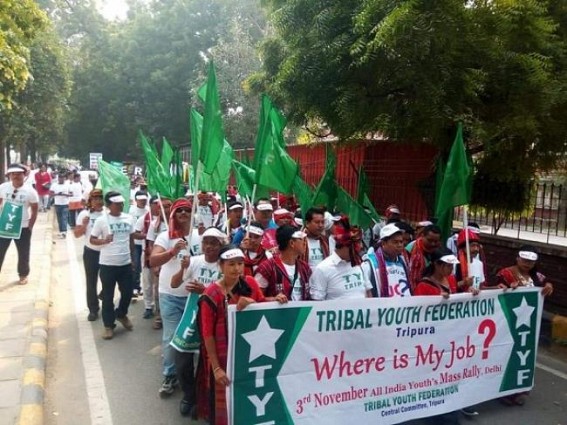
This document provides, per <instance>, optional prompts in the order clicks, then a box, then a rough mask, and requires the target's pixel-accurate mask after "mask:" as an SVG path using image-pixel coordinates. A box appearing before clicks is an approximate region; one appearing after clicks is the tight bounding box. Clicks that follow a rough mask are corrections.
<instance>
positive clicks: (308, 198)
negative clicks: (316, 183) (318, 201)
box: [293, 175, 313, 217]
mask: <svg viewBox="0 0 567 425" xmlns="http://www.w3.org/2000/svg"><path fill="white" fill-rule="evenodd" d="M293 194H294V195H295V196H296V197H297V200H298V202H299V206H300V207H301V214H302V215H303V217H305V213H306V212H307V210H308V209H309V208H311V207H312V206H313V190H312V189H311V187H310V186H309V185H308V184H307V183H306V182H305V180H303V179H302V178H301V176H299V175H297V177H296V178H295V181H294V183H293Z"/></svg>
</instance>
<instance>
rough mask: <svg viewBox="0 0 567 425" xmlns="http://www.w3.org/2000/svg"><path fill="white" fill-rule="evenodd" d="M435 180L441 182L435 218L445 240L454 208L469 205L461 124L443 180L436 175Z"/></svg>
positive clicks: (468, 177)
mask: <svg viewBox="0 0 567 425" xmlns="http://www.w3.org/2000/svg"><path fill="white" fill-rule="evenodd" d="M437 180H438V181H439V180H442V181H441V186H440V187H438V188H437V189H438V196H437V199H436V207H435V216H436V217H437V220H438V224H439V226H440V227H441V230H442V232H443V233H442V237H443V239H444V240H445V239H447V237H448V236H449V234H450V232H451V227H452V220H453V210H454V208H455V207H458V206H461V205H466V204H469V203H470V199H471V182H472V168H471V166H470V163H469V159H468V157H467V153H466V150H465V144H464V142H463V125H462V124H461V123H459V125H458V127H457V135H456V136H455V141H454V142H453V146H452V147H451V152H450V153H449V159H448V160H447V165H446V166H445V171H444V173H443V178H442V179H441V176H440V175H438V178H437Z"/></svg>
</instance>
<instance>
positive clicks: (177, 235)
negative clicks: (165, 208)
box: [169, 198, 191, 239]
mask: <svg viewBox="0 0 567 425" xmlns="http://www.w3.org/2000/svg"><path fill="white" fill-rule="evenodd" d="M179 208H189V209H190V208H191V202H189V201H188V200H187V199H184V198H181V199H178V200H177V201H175V202H174V203H173V205H172V206H171V213H170V214H169V239H183V238H184V237H185V232H184V231H183V229H181V228H180V226H179V224H178V223H177V220H175V211H177V210H178V209H179Z"/></svg>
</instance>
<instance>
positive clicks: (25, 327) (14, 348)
mask: <svg viewBox="0 0 567 425" xmlns="http://www.w3.org/2000/svg"><path fill="white" fill-rule="evenodd" d="M51 223H52V215H51V213H49V214H45V213H40V214H39V216H38V219H37V222H36V224H35V227H34V229H33V233H32V243H31V254H30V257H31V261H30V263H31V272H30V275H29V282H28V284H27V285H24V286H20V285H19V284H18V273H17V271H16V266H17V261H18V254H17V251H16V246H15V244H14V243H12V244H11V245H10V248H9V250H8V253H7V254H6V258H5V260H4V264H3V266H2V272H1V273H0V425H15V424H21V425H24V424H25V425H41V424H43V419H44V418H43V398H44V388H45V367H46V355H47V313H48V308H49V284H50V280H51V244H52V240H51V239H52V236H51V233H52V224H51Z"/></svg>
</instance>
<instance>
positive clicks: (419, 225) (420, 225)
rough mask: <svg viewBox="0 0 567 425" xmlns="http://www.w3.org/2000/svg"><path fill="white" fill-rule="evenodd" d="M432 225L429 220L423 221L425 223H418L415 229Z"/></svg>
mask: <svg viewBox="0 0 567 425" xmlns="http://www.w3.org/2000/svg"><path fill="white" fill-rule="evenodd" d="M432 224H433V222H431V221H429V220H425V221H420V222H419V223H417V227H425V226H431V225H432Z"/></svg>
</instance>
